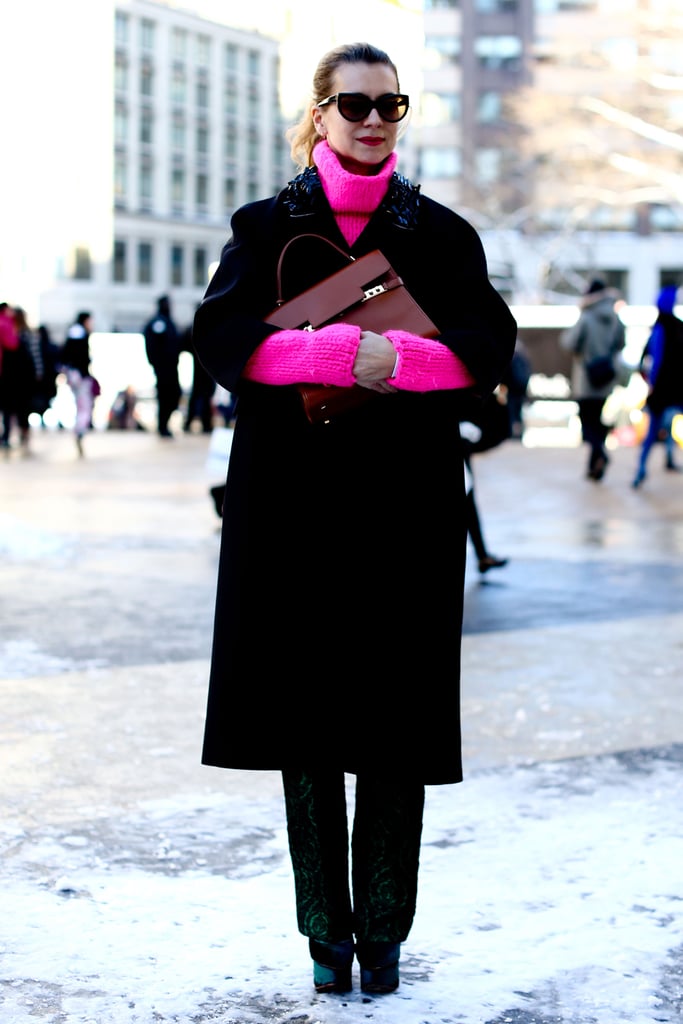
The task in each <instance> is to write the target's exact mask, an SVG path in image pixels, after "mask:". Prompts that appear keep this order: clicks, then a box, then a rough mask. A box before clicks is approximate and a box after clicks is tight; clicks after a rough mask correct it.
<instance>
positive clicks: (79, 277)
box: [72, 245, 92, 281]
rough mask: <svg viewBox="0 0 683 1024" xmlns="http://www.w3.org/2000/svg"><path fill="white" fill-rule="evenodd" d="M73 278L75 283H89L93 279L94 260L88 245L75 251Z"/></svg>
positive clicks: (78, 246)
mask: <svg viewBox="0 0 683 1024" xmlns="http://www.w3.org/2000/svg"><path fill="white" fill-rule="evenodd" d="M73 268H74V269H73V275H72V276H73V278H74V280H75V281H89V280H90V279H91V277H92V259H91V258H90V249H88V247H87V246H86V245H77V246H76V247H75V248H74V251H73Z"/></svg>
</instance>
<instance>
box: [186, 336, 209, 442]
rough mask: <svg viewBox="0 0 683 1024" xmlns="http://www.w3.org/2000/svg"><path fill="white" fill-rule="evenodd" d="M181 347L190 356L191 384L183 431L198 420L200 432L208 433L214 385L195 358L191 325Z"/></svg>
mask: <svg viewBox="0 0 683 1024" xmlns="http://www.w3.org/2000/svg"><path fill="white" fill-rule="evenodd" d="M181 349H182V350H183V351H184V352H189V353H190V354H191V356H192V386H191V388H190V394H189V397H188V400H187V412H186V415H185V425H184V430H185V433H186V434H189V433H191V431H192V424H193V423H194V422H195V421H196V420H199V423H200V425H201V429H202V433H204V434H210V433H211V431H212V430H213V395H214V391H215V390H216V385H215V383H214V380H213V377H212V376H211V375H210V374H209V373H207V371H206V370H205V369H204V367H203V366H202V364H201V362H200V361H199V359H198V358H197V353H196V352H195V350H194V346H193V344H192V326H190V327H188V328H187V329H186V330H185V331H184V332H183V336H182V343H181Z"/></svg>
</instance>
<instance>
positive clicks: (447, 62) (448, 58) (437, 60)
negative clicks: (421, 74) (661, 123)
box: [425, 35, 461, 71]
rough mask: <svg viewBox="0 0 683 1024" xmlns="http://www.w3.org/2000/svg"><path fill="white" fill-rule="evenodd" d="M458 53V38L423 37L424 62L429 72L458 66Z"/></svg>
mask: <svg viewBox="0 0 683 1024" xmlns="http://www.w3.org/2000/svg"><path fill="white" fill-rule="evenodd" d="M460 51H461V46H460V39H459V37H458V36H455V35H447V36H442V35H436V36H431V35H428V36H425V62H426V65H427V67H428V68H429V70H430V71H434V70H437V69H438V68H442V67H448V66H451V67H452V66H455V65H457V64H459V63H460Z"/></svg>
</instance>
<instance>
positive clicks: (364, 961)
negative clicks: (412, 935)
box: [356, 942, 401, 995]
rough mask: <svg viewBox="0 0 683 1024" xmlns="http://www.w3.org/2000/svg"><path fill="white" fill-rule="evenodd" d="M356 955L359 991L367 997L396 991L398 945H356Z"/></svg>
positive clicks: (399, 949) (399, 951)
mask: <svg viewBox="0 0 683 1024" xmlns="http://www.w3.org/2000/svg"><path fill="white" fill-rule="evenodd" d="M356 955H357V957H358V962H359V963H360V987H361V991H363V992H367V994H368V995H385V994H387V993H389V992H395V991H396V989H397V988H398V983H399V974H398V962H399V958H400V955H401V945H400V943H398V942H365V943H358V946H357V947H356Z"/></svg>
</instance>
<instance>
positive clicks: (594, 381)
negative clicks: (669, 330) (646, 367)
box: [560, 278, 626, 480]
mask: <svg viewBox="0 0 683 1024" xmlns="http://www.w3.org/2000/svg"><path fill="white" fill-rule="evenodd" d="M618 298H619V293H618V292H617V291H616V290H615V289H613V288H608V287H607V285H606V284H605V282H604V281H602V280H600V278H595V279H594V280H593V281H591V283H590V285H589V286H588V289H587V290H586V292H585V293H584V295H583V297H582V299H581V303H580V305H581V312H580V314H579V318H578V320H577V321H576V323H575V324H574V326H573V327H570V328H569V330H567V331H565V332H564V334H563V335H562V336H561V338H560V344H561V345H562V347H563V348H565V349H569V350H570V351H571V352H573V353H574V360H573V366H572V377H571V389H572V397H573V398H574V399H576V401H577V403H578V406H579V418H580V420H581V433H582V436H583V440H584V442H585V443H586V444H587V445H588V446H589V456H588V466H587V470H586V475H587V476H588V478H589V479H590V480H602V478H603V476H604V475H605V470H606V468H607V463H608V462H609V456H608V455H607V449H606V447H605V441H606V439H607V434H608V431H609V427H608V426H607V424H606V423H605V422H604V420H603V418H602V410H603V407H604V405H605V400H606V398H607V397H608V395H609V394H610V393H611V391H612V388H613V387H614V383H615V381H616V367H615V360H616V358H617V356H618V353H619V352H621V350H622V349H623V347H624V345H625V343H626V334H625V331H624V325H623V323H622V321H621V320H620V319H619V316H618V314H617V312H616V310H615V308H614V306H615V303H616V301H617V299H618Z"/></svg>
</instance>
